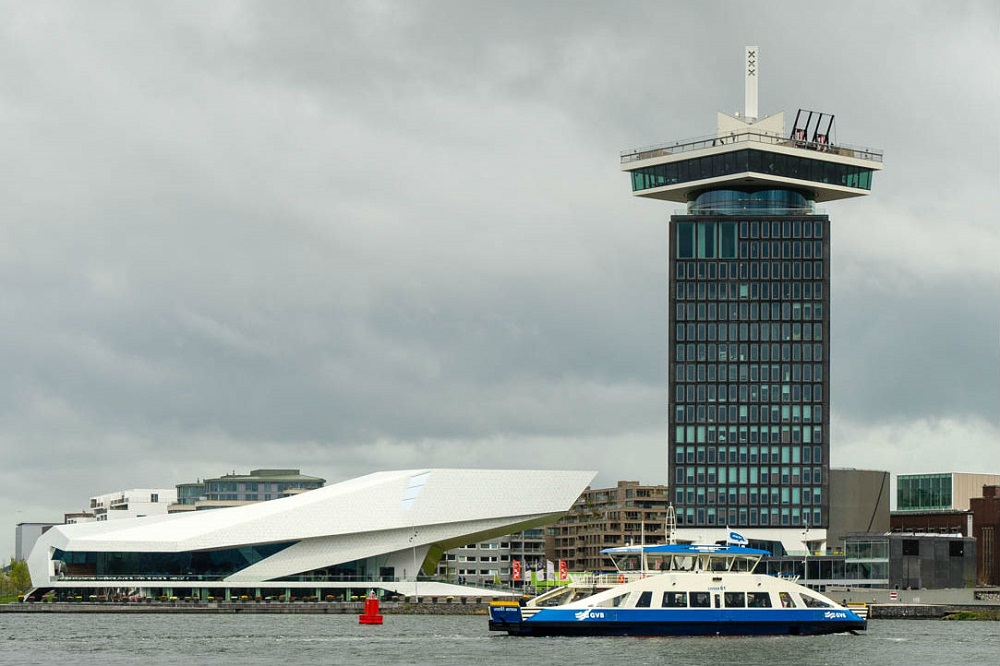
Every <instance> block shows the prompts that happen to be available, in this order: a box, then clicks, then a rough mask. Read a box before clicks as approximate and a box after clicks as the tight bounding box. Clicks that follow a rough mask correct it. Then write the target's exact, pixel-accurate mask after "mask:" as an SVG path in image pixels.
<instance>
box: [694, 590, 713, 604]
mask: <svg viewBox="0 0 1000 666" xmlns="http://www.w3.org/2000/svg"><path fill="white" fill-rule="evenodd" d="M711 607H712V597H711V595H709V593H708V592H692V593H691V608H711Z"/></svg>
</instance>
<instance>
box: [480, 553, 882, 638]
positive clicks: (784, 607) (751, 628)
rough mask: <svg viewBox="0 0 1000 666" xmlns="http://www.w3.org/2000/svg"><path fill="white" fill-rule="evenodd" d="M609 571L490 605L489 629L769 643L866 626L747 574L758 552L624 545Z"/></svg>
mask: <svg viewBox="0 0 1000 666" xmlns="http://www.w3.org/2000/svg"><path fill="white" fill-rule="evenodd" d="M601 552H603V553H606V554H608V555H609V556H610V557H611V558H612V561H614V563H615V568H616V569H617V573H616V574H612V575H611V576H610V579H609V577H608V576H604V577H600V576H593V577H586V576H584V577H576V578H575V579H574V580H573V581H572V583H570V584H568V585H565V586H563V587H560V588H556V589H554V590H552V591H550V592H547V593H545V594H543V595H540V596H538V597H536V598H534V599H531V600H529V601H527V602H524V601H510V600H495V601H493V602H491V603H490V621H489V628H490V631H506V632H507V633H508V634H510V635H513V636H716V635H728V636H763V635H768V636H773V635H793V636H794V635H818V634H833V633H841V632H855V631H859V630H865V629H867V626H868V625H867V620H866V619H863V618H861V617H859V616H858V615H857V614H856V613H855V612H854V611H852V610H851V609H849V608H846V607H844V606H841V605H839V604H837V603H836V602H834V601H833V600H831V599H829V598H827V597H825V596H824V595H822V594H820V593H818V592H815V591H813V590H811V589H809V588H807V587H805V586H803V585H799V584H798V583H797V582H796V581H795V580H794V579H787V578H778V577H775V576H768V575H764V574H755V573H754V569H755V568H756V566H757V564H758V563H759V562H760V560H761V558H762V557H764V556H765V555H767V554H768V553H767V551H764V550H757V549H753V548H746V547H743V546H718V545H706V546H701V545H674V544H667V545H660V546H626V547H623V548H611V549H607V550H604V551H601Z"/></svg>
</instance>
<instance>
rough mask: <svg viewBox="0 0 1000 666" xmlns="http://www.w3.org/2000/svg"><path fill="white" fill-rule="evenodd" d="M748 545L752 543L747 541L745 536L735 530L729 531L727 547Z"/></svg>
mask: <svg viewBox="0 0 1000 666" xmlns="http://www.w3.org/2000/svg"><path fill="white" fill-rule="evenodd" d="M748 543H750V542H749V541H747V538H746V537H745V536H743V535H742V534H740V533H739V532H734V531H733V530H729V536H728V537H726V545H727V546H730V545H731V546H745V545H747V544H748Z"/></svg>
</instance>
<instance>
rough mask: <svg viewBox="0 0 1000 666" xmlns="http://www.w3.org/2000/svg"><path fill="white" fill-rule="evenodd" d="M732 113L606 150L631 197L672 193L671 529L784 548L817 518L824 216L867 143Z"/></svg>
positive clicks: (867, 160)
mask: <svg viewBox="0 0 1000 666" xmlns="http://www.w3.org/2000/svg"><path fill="white" fill-rule="evenodd" d="M758 53H759V50H758V48H757V47H747V49H746V61H745V65H746V69H745V83H746V97H745V99H746V104H745V107H744V111H743V113H736V114H732V115H730V114H724V113H719V114H718V116H717V126H716V132H715V134H713V135H710V136H706V137H700V138H694V139H687V140H683V141H675V142H670V143H663V144H659V145H655V146H648V147H645V148H639V149H636V150H629V151H625V152H623V153H621V170H622V171H626V172H628V173H629V176H630V180H631V184H632V193H633V194H634V195H635V196H639V197H644V198H649V199H660V200H663V201H672V202H678V203H684V204H686V206H687V208H686V211H685V212H684V213H682V214H675V215H672V216H671V218H670V223H669V241H670V252H669V288H670V338H671V339H670V344H669V350H670V352H669V359H670V366H669V372H668V374H669V397H668V403H669V430H668V463H669V468H670V471H669V472H668V474H669V478H668V483H669V484H670V486H671V492H672V494H673V503H674V506H675V510H676V513H677V523H678V530H679V536H680V538H681V539H682V540H683V539H684V533H685V532H686V531H688V530H689V529H690V530H692V531H690V532H689V535H690V536H691V537H692V538H700V539H708V540H715V539H718V538H724V537H725V532H724V530H727V529H730V528H740V529H744V530H747V536H748V538H750V539H751V541H754V540H760V541H772V542H776V543H777V542H780V543H781V544H783V546H784V549H785V551H786V552H802V551H803V550H806V549H808V550H812V551H815V550H817V549H821V548H822V547H824V546H825V540H826V529H825V528H826V527H827V526H828V524H829V516H828V510H829V482H830V481H829V459H830V455H829V454H830V409H829V407H830V354H829V349H830V219H829V217H827V215H825V214H822V213H819V212H817V210H816V204H817V203H823V202H828V201H836V200H839V199H847V198H851V197H858V196H864V195H867V194H869V193H870V192H871V188H872V177H873V174H874V173H875V172H876V171H879V170H881V169H882V152H881V151H879V150H875V149H871V148H860V147H856V146H849V145H847V144H842V143H839V142H838V141H836V136H835V128H834V117H833V116H832V115H830V114H827V113H820V112H815V111H806V110H800V111H799V112H798V113H797V114H796V116H795V119H794V122H793V123H791V128H790V129H789V130H788V131H786V128H785V119H784V114H783V113H777V114H773V115H770V116H766V117H763V118H758V117H757V75H758V73H759V60H758Z"/></svg>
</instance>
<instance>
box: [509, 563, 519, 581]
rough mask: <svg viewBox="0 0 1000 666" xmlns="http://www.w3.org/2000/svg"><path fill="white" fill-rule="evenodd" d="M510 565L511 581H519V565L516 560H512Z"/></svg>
mask: <svg viewBox="0 0 1000 666" xmlns="http://www.w3.org/2000/svg"><path fill="white" fill-rule="evenodd" d="M511 564H512V565H513V571H512V580H514V581H519V580H521V563H520V562H519V561H517V560H514V561H513V562H511Z"/></svg>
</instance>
